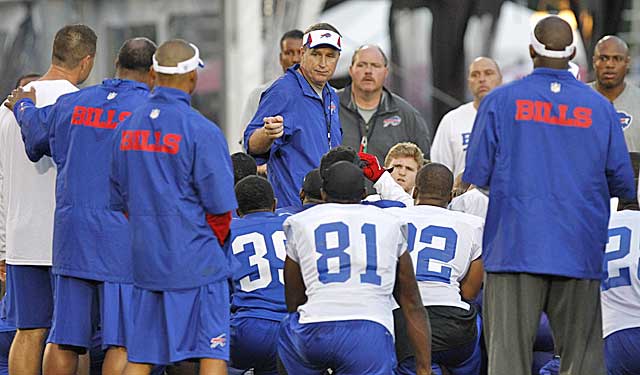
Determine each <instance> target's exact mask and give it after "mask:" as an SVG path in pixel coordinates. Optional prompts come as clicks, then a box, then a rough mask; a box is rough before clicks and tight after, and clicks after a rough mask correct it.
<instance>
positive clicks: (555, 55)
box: [531, 16, 576, 59]
mask: <svg viewBox="0 0 640 375" xmlns="http://www.w3.org/2000/svg"><path fill="white" fill-rule="evenodd" d="M549 17H556V16H549ZM534 31H535V27H534V28H532V29H531V46H532V47H533V50H534V51H536V53H537V54H538V55H540V56H544V57H549V58H552V59H568V58H569V57H571V55H572V54H573V52H574V51H575V50H576V38H575V37H574V38H573V42H571V45H569V46H566V47H565V48H564V50H562V51H554V50H550V49H547V46H545V45H544V44H542V43H541V42H540V41H539V40H538V38H536V33H535V32H534Z"/></svg>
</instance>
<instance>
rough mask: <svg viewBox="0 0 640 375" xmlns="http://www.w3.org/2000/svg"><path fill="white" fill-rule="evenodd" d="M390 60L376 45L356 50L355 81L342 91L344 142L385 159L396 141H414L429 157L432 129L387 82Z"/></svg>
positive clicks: (352, 65)
mask: <svg viewBox="0 0 640 375" xmlns="http://www.w3.org/2000/svg"><path fill="white" fill-rule="evenodd" d="M387 62H388V61H387V56H386V55H385V54H384V52H383V51H382V49H381V48H380V47H378V46H375V45H364V46H361V47H359V48H358V49H357V50H356V51H355V52H354V53H353V57H352V59H351V66H350V67H349V76H351V84H350V85H348V86H347V87H345V88H344V89H343V90H340V91H338V96H339V97H340V112H339V114H340V123H341V124H342V131H343V138H342V144H343V145H345V146H350V147H353V148H354V149H356V150H360V149H362V151H364V152H367V153H370V154H373V155H375V156H376V157H377V158H378V160H384V158H385V155H387V152H388V151H389V149H390V148H391V147H392V146H393V145H395V144H397V143H400V142H412V143H415V144H416V145H418V147H420V150H422V152H423V153H424V155H425V157H428V155H429V150H430V148H431V140H432V138H433V137H432V134H431V129H430V128H429V127H428V126H427V123H426V122H425V120H424V118H423V117H422V115H420V113H418V111H417V110H416V109H415V108H413V106H411V104H409V103H408V102H407V101H406V100H404V99H402V98H401V97H399V96H398V95H396V94H394V93H392V92H390V91H389V90H387V89H386V88H385V87H384V86H383V84H384V80H385V79H386V77H387V75H388V73H389V68H388V67H387Z"/></svg>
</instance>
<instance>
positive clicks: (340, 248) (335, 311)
mask: <svg viewBox="0 0 640 375" xmlns="http://www.w3.org/2000/svg"><path fill="white" fill-rule="evenodd" d="M406 231H407V227H406V224H404V222H403V221H402V220H400V219H398V218H397V217H395V216H393V215H391V214H389V213H387V212H386V211H385V210H383V209H381V208H377V207H375V206H371V205H362V204H334V203H326V204H321V205H317V206H315V207H312V208H309V209H308V210H306V211H304V212H301V213H299V214H296V215H293V216H291V217H289V218H287V220H286V221H285V222H284V232H285V236H286V238H287V245H286V248H287V256H288V257H289V258H291V259H292V260H293V261H295V262H296V263H298V264H299V265H300V270H301V272H302V278H303V281H304V285H305V287H306V294H307V302H306V303H305V304H304V305H302V306H300V307H299V308H298V312H299V313H300V319H299V321H300V323H302V324H304V323H314V322H328V321H344V320H369V321H373V322H377V323H379V324H381V325H383V326H385V327H386V328H387V330H388V331H389V332H390V333H393V315H392V313H391V311H392V308H393V305H392V301H393V297H392V295H393V287H394V285H395V279H396V267H397V263H398V258H399V257H400V255H401V254H402V253H403V252H404V251H405V250H406V246H407V244H406Z"/></svg>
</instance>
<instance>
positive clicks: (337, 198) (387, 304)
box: [278, 161, 431, 375]
mask: <svg viewBox="0 0 640 375" xmlns="http://www.w3.org/2000/svg"><path fill="white" fill-rule="evenodd" d="M322 179H323V181H322V196H323V200H324V201H326V202H327V203H325V204H321V205H317V206H314V207H311V208H309V209H307V210H305V211H303V212H301V213H299V214H296V215H293V216H290V217H289V218H287V220H286V221H285V223H284V232H285V236H286V238H287V243H286V248H287V257H286V259H285V265H284V279H285V299H286V303H287V310H288V311H289V312H290V313H292V314H290V315H288V316H287V317H286V318H285V319H284V321H283V322H282V324H281V328H280V338H279V343H278V354H279V355H280V358H281V359H282V362H283V363H284V366H285V367H286V369H287V372H288V373H289V374H319V373H322V372H323V371H324V370H327V369H329V368H330V369H332V370H333V371H334V372H335V373H338V374H342V373H344V374H369V375H374V374H380V375H382V374H385V375H387V374H391V373H393V370H394V367H395V362H396V361H395V353H394V347H393V331H394V330H393V314H392V308H393V299H392V296H395V298H396V300H397V301H398V303H399V304H400V306H401V307H402V308H403V312H404V315H405V319H406V320H407V321H408V322H409V324H410V326H411V327H412V329H411V330H410V331H409V332H408V335H409V338H410V341H411V343H412V345H413V347H414V349H415V351H416V363H417V373H418V374H421V375H427V374H430V373H431V363H430V362H431V360H430V352H431V346H430V340H429V337H430V334H429V328H428V319H427V317H426V313H425V309H424V307H423V306H422V303H421V301H420V295H419V291H418V287H417V285H416V280H415V275H414V273H413V266H412V264H411V258H410V256H409V253H408V252H407V251H406V248H407V238H406V234H407V227H406V224H405V223H404V222H403V221H402V220H400V219H398V218H396V217H395V216H393V215H392V214H391V213H388V212H386V211H385V210H383V209H380V208H377V207H374V206H371V205H363V204H360V200H361V199H362V198H363V196H364V192H365V189H364V176H363V174H362V171H361V170H360V169H359V168H358V167H356V166H355V165H354V164H353V163H350V162H348V161H340V162H337V163H335V164H333V165H332V166H330V167H329V168H328V169H327V170H326V171H325V172H324V173H323V174H322Z"/></svg>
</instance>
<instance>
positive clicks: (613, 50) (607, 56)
mask: <svg viewBox="0 0 640 375" xmlns="http://www.w3.org/2000/svg"><path fill="white" fill-rule="evenodd" d="M630 63H631V57H630V56H629V46H628V45H627V43H626V42H625V41H624V40H622V39H620V38H618V37H617V36H613V35H607V36H605V37H604V38H602V39H600V40H599V41H598V43H596V47H595V49H594V51H593V70H594V71H595V72H596V90H598V92H600V93H601V94H602V95H604V96H606V97H607V98H608V99H609V100H610V101H614V100H615V99H616V98H617V97H618V96H619V95H620V94H621V93H622V91H623V90H624V87H625V83H624V79H625V77H626V75H627V72H628V70H629V64H630Z"/></svg>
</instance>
